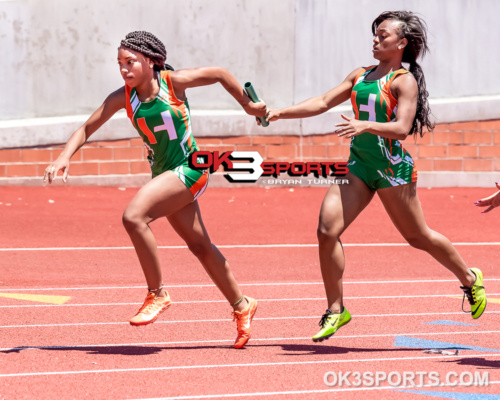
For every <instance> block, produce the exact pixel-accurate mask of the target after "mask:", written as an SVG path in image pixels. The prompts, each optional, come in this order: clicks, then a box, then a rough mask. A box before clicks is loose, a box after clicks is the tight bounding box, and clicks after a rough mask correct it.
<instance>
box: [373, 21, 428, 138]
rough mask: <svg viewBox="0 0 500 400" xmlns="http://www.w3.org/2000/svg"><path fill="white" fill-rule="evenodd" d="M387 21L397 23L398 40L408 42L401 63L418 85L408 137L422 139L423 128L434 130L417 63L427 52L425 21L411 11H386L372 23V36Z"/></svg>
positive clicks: (426, 95) (423, 78) (421, 74)
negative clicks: (415, 110) (418, 136)
mask: <svg viewBox="0 0 500 400" xmlns="http://www.w3.org/2000/svg"><path fill="white" fill-rule="evenodd" d="M388 19H390V20H394V21H398V22H399V24H398V27H397V28H396V30H397V33H398V36H399V38H400V39H403V38H406V39H407V40H408V44H407V45H406V46H405V48H404V51H403V59H402V62H406V63H409V64H410V72H411V73H412V74H413V76H414V77H415V80H416V81H417V85H418V98H417V112H416V114H415V118H414V119H413V125H412V127H411V130H410V135H411V134H417V133H418V134H420V137H423V136H424V135H423V133H422V128H423V127H424V126H425V127H427V129H428V130H429V131H432V130H433V129H434V124H433V123H432V122H431V120H430V115H431V109H430V107H429V101H428V97H429V92H428V91H427V88H426V85H425V77H424V71H423V70H422V67H421V66H420V65H419V64H418V63H417V58H418V57H419V56H422V57H423V56H424V55H425V54H426V53H427V52H428V51H429V47H428V46H427V26H426V24H425V21H423V20H422V19H420V18H419V17H417V16H416V15H415V14H414V13H412V12H411V11H386V12H383V13H382V14H380V15H379V16H378V17H377V18H376V19H375V20H374V21H373V23H372V32H373V35H375V32H376V31H377V28H378V26H379V25H380V24H381V23H382V22H383V21H385V20H388Z"/></svg>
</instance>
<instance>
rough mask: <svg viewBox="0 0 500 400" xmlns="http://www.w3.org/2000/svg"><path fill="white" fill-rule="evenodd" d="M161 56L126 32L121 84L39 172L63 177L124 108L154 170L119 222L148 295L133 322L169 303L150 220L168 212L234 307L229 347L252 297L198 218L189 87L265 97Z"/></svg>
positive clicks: (257, 110)
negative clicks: (234, 326)
mask: <svg viewBox="0 0 500 400" xmlns="http://www.w3.org/2000/svg"><path fill="white" fill-rule="evenodd" d="M166 58H167V51H166V50H165V46H164V45H163V43H162V42H161V41H160V40H159V39H158V38H157V37H156V36H154V35H153V34H151V33H149V32H144V31H137V32H132V33H129V34H128V35H127V36H126V37H125V39H124V40H123V41H122V42H121V45H120V47H119V48H118V64H119V67H120V73H121V75H122V77H123V79H124V81H125V86H123V87H121V88H120V89H118V90H116V91H115V92H113V93H111V94H110V95H109V96H108V97H107V98H106V100H105V101H104V103H103V104H102V105H101V106H100V107H99V108H98V109H97V110H96V111H95V112H94V113H93V114H92V115H91V117H90V118H89V119H88V120H87V121H86V122H85V123H84V124H83V126H82V127H80V128H79V129H77V130H76V131H75V132H74V133H73V135H72V136H71V138H70V139H69V141H68V143H67V144H66V146H65V148H64V150H63V151H62V153H61V154H60V155H59V157H58V158H57V160H56V161H55V162H53V163H52V164H51V165H49V166H48V167H47V168H46V170H45V174H44V180H46V181H48V182H49V183H51V182H52V181H53V180H54V179H55V178H56V176H57V173H58V171H62V172H63V177H62V179H63V181H64V182H66V180H67V178H68V173H69V164H70V158H71V157H72V156H73V154H75V152H76V151H77V150H78V149H79V148H80V147H81V146H83V144H84V143H85V142H86V141H87V140H88V138H89V137H90V136H91V135H92V134H93V133H94V132H95V131H96V130H97V129H98V128H99V127H100V126H101V125H102V124H104V123H105V122H106V121H107V120H108V119H109V118H111V116H112V115H113V114H115V113H116V112H117V111H118V110H120V109H123V108H125V109H126V110H127V115H128V117H129V118H130V120H131V122H132V124H133V125H134V128H135V129H136V130H137V131H138V133H139V135H140V136H141V137H142V139H143V140H144V145H145V147H146V149H147V151H148V161H149V163H150V166H151V171H152V176H153V179H152V180H151V181H150V182H148V183H147V184H146V185H144V186H143V187H142V188H141V189H140V190H139V191H138V192H137V194H136V195H135V197H134V198H133V199H132V200H131V201H130V203H129V204H128V206H127V208H126V209H125V212H124V214H123V224H124V226H125V229H126V230H127V233H128V234H129V236H130V239H131V240H132V243H133V245H134V248H135V250H136V253H137V256H138V258H139V262H140V264H141V267H142V269H143V272H144V275H145V277H146V281H147V284H148V294H147V296H146V300H145V302H144V304H143V306H142V307H141V308H140V310H139V312H138V313H137V315H136V316H134V317H133V318H132V319H131V320H130V324H132V325H135V326H138V325H147V324H150V323H152V322H154V321H155V320H156V319H157V318H158V316H159V315H160V313H161V312H163V311H164V310H166V309H167V308H168V307H169V306H170V305H171V303H172V302H171V300H170V296H169V294H168V293H167V291H166V290H165V289H164V287H163V282H162V274H161V269H160V260H159V257H158V252H157V245H156V240H155V238H154V235H153V233H152V231H151V229H150V228H149V224H150V223H151V222H153V221H154V220H156V219H158V218H162V217H166V218H167V219H168V221H169V222H170V224H171V225H172V227H173V228H174V230H175V231H176V232H177V233H178V234H179V236H180V237H181V238H182V239H183V240H184V241H185V242H186V244H187V245H188V247H189V249H190V250H191V252H192V253H193V254H194V255H195V256H196V257H197V258H198V260H199V261H200V262H201V264H202V265H203V267H204V268H205V270H206V272H207V274H208V275H209V276H210V278H211V279H212V280H213V281H214V283H215V284H216V286H217V287H218V288H219V290H220V291H221V292H222V294H223V295H224V297H225V298H226V299H227V301H228V302H229V304H231V306H232V307H233V318H234V319H233V320H236V322H237V331H238V335H237V338H236V341H235V344H234V347H235V348H242V347H243V346H244V345H245V344H246V343H247V341H248V340H249V338H250V335H251V327H250V323H251V320H252V318H253V316H254V314H255V311H256V309H257V301H256V300H255V299H252V298H250V297H247V296H243V295H242V293H241V291H240V289H239V287H238V284H237V283H236V280H235V278H234V276H233V274H232V272H231V269H230V268H229V263H228V262H227V261H226V259H225V258H224V256H223V255H222V254H221V253H220V251H219V250H218V249H217V247H215V246H214V245H213V244H212V243H211V241H210V238H209V236H208V233H207V231H206V229H205V226H204V225H203V220H202V218H201V213H200V207H199V205H198V201H197V199H198V197H199V196H200V195H201V194H202V193H203V192H204V190H205V189H206V187H207V184H208V170H205V171H203V170H202V171H200V170H194V169H191V168H190V166H189V164H188V159H189V156H190V155H191V154H192V153H193V152H194V151H196V150H198V147H197V145H196V141H195V139H194V137H193V135H192V133H191V116H190V111H189V105H188V101H187V98H186V90H187V89H189V88H194V87H198V86H206V85H212V84H215V83H220V84H222V86H223V87H224V89H226V90H227V91H228V92H229V93H230V94H231V95H232V96H233V97H234V98H235V99H236V101H238V103H239V104H240V105H241V106H242V107H243V109H244V110H245V112H246V113H247V114H249V115H253V116H264V115H265V113H266V105H265V104H264V103H263V102H259V103H253V102H252V101H251V100H250V99H249V98H248V96H247V95H246V94H245V92H244V90H243V88H242V87H241V85H240V84H239V83H238V81H237V80H236V79H235V78H234V76H233V75H231V73H230V72H229V71H228V70H226V69H224V68H221V67H207V68H195V69H184V70H178V71H174V70H173V68H172V67H170V66H169V65H168V64H165V61H166Z"/></svg>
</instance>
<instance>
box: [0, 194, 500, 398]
mask: <svg viewBox="0 0 500 400" xmlns="http://www.w3.org/2000/svg"><path fill="white" fill-rule="evenodd" d="M325 191H326V189H321V188H300V189H299V188H296V189H294V190H293V191H289V190H288V189H255V188H251V189H250V188H249V189H237V190H235V189H210V190H209V191H207V192H206V193H205V194H204V195H203V197H202V198H201V200H200V204H201V208H202V214H203V216H204V220H205V224H206V225H207V228H208V230H209V232H210V234H211V237H212V241H213V242H214V243H216V244H217V245H220V246H221V250H222V252H223V253H224V254H225V256H226V257H227V258H228V260H229V261H230V263H231V265H232V269H233V272H234V274H235V276H236V278H237V279H238V281H239V282H240V283H241V284H242V287H243V290H244V292H245V293H247V294H248V295H251V296H254V297H256V298H257V299H259V310H258V312H257V315H256V318H255V320H254V324H253V327H254V328H253V329H254V333H253V338H252V339H251V341H250V342H249V345H248V346H247V348H246V349H244V350H241V351H238V350H235V349H233V348H232V343H233V340H234V336H235V333H236V332H235V326H234V325H233V322H232V320H231V318H230V309H229V307H228V306H227V304H226V303H225V301H224V300H223V298H222V296H221V294H220V293H219V292H218V291H217V290H216V289H215V287H213V285H212V284H211V282H210V280H209V278H208V277H207V275H206V274H205V272H204V271H203V269H202V267H201V266H200V265H199V263H198V261H197V260H196V259H195V258H194V257H193V256H192V255H190V254H189V251H188V250H187V249H186V248H184V247H182V246H183V243H182V241H181V240H180V239H179V238H178V237H176V235H175V233H174V232H173V231H172V230H171V228H170V227H169V226H168V224H167V223H166V221H156V222H155V223H153V224H152V229H153V231H154V232H155V234H156V236H157V238H158V243H159V245H160V246H165V248H162V249H161V250H160V254H161V258H162V261H163V262H164V265H163V269H164V275H165V281H167V282H168V283H169V285H170V288H169V292H170V294H171V296H172V298H173V300H174V306H172V307H171V308H170V309H169V310H168V311H167V313H166V314H164V315H162V317H161V318H160V319H159V320H158V321H157V322H156V323H155V324H153V325H151V326H147V327H143V328H132V327H130V326H129V325H128V324H127V321H128V319H129V318H130V317H131V316H132V315H133V314H134V313H135V311H136V310H137V308H138V307H139V305H140V303H141V302H142V300H143V297H144V295H145V293H144V279H143V276H142V273H141V271H140V267H139V266H138V262H137V260H136V258H135V254H134V251H133V250H132V249H131V248H130V242H129V239H128V237H127V235H126V233H125V231H124V229H123V228H122V226H121V219H120V218H121V213H122V212H123V209H124V208H125V206H126V204H127V202H128V201H129V200H130V199H131V197H132V196H133V194H134V193H135V192H136V189H126V190H119V189H118V188H97V187H66V188H64V187H49V188H27V187H16V188H14V187H11V188H0V203H1V204H0V213H1V214H0V215H1V218H0V232H1V233H0V235H1V236H0V238H1V243H2V244H1V247H2V248H0V254H1V258H0V271H1V275H0V281H1V283H0V359H1V363H0V366H1V368H0V399H24V398H26V399H33V398H36V399H83V398H91V399H108V398H117V399H125V398H128V399H149V398H176V399H180V398H183V399H195V398H213V399H217V398H249V399H288V398H297V399H323V398H337V397H342V398H352V399H358V398H368V399H371V398H377V397H381V396H382V397H383V398H384V399H403V400H405V399H421V398H422V399H425V398H429V397H428V396H426V395H428V394H432V395H434V396H435V398H436V396H437V397H441V398H466V397H456V396H460V395H461V393H470V394H471V395H470V396H469V397H467V398H477V399H481V398H482V399H486V398H488V397H485V395H488V394H489V395H490V397H489V398H493V397H491V395H494V394H497V393H500V386H499V385H498V383H499V381H500V376H499V373H498V367H499V366H500V361H499V356H500V352H497V351H495V350H500V345H498V343H499V340H498V338H499V334H500V328H499V326H498V324H497V323H496V320H497V317H498V314H499V313H500V274H499V273H498V272H497V268H496V264H497V260H498V259H499V255H500V254H499V253H500V246H499V244H498V242H500V233H499V231H498V216H497V215H496V214H495V213H494V212H493V213H490V214H486V215H484V214H480V212H479V210H478V209H476V208H475V207H474V206H473V202H474V201H475V200H477V199H479V198H481V197H484V196H486V195H488V194H489V192H488V190H486V189H457V188H452V189H431V190H428V189H425V188H422V189H420V192H419V196H420V199H421V202H422V205H423V208H424V213H425V215H426V218H427V222H428V224H429V226H431V228H433V229H436V230H438V231H440V232H441V233H443V234H445V235H446V236H447V237H448V238H450V240H452V241H453V242H454V243H458V245H457V249H458V250H459V252H460V254H461V255H462V257H463V258H464V259H465V261H466V262H467V263H468V264H469V265H471V266H478V267H480V268H481V269H482V270H483V272H484V274H485V277H486V288H487V291H488V294H489V296H490V297H489V299H490V303H489V304H488V312H487V314H485V315H484V316H483V317H482V318H481V319H480V320H477V321H472V319H470V316H468V315H467V314H464V313H462V312H461V298H460V293H461V291H460V289H459V288H458V283H457V282H455V281H454V279H453V276H452V275H451V274H450V273H449V272H448V271H447V270H445V269H444V268H443V267H441V266H439V264H437V263H436V262H435V261H434V260H433V259H432V258H430V257H429V256H428V255H427V254H425V253H423V252H420V251H417V250H415V249H412V248H410V247H408V246H405V245H404V244H403V240H402V238H401V237H400V235H399V234H398V232H397V231H396V230H395V229H394V227H393V226H392V224H391V223H390V221H389V218H388V217H387V215H386V214H385V211H384V209H383V207H382V205H381V203H380V201H379V200H378V199H377V198H376V199H374V201H373V202H372V204H371V205H370V206H369V207H368V208H367V209H366V210H365V211H364V212H363V214H362V215H361V216H360V218H359V219H358V220H357V221H356V222H355V223H354V224H353V225H352V226H351V227H350V228H349V230H348V231H347V232H346V233H345V235H344V236H343V242H344V243H345V245H346V247H345V252H346V259H347V269H346V278H345V279H346V285H345V297H346V300H345V304H346V306H347V307H348V308H349V310H350V312H351V313H352V315H353V320H352V322H351V323H350V324H349V325H347V326H345V327H344V328H342V329H341V330H340V331H339V332H338V333H337V334H336V335H335V337H333V338H331V339H330V340H329V341H327V342H323V343H320V344H315V343H313V342H312V341H311V340H310V337H311V336H312V335H313V334H314V333H316V330H317V322H318V321H319V316H320V315H321V314H322V312H323V311H324V308H325V304H326V301H325V299H324V297H325V296H324V291H323V287H322V283H321V275H320V271H319V262H318V257H317V248H316V247H315V243H316V239H315V230H316V222H317V213H318V210H319V206H320V204H321V201H322V198H323V195H324V193H325ZM485 243H490V244H485ZM270 245H277V246H276V247H272V246H270ZM285 245H292V246H291V247H285ZM298 245H300V246H298ZM169 246H174V248H169ZM98 248H100V249H98ZM6 294H32V295H52V296H68V297H70V299H69V300H68V301H66V302H65V303H64V304H61V305H56V304H49V303H46V302H41V301H29V300H22V299H20V298H7V297H3V296H2V295H6ZM495 300H498V301H495ZM443 320H446V321H452V322H454V323H461V324H473V325H435V324H429V322H433V321H443ZM419 340H427V341H428V342H425V344H422V343H423V342H421V341H419ZM436 342H447V343H454V344H459V345H462V346H469V347H468V349H463V350H461V352H460V354H459V355H458V356H445V355H441V354H426V353H424V352H423V350H424V349H425V348H426V347H425V346H426V345H429V346H431V345H433V344H434V345H436ZM412 346H415V347H412ZM419 346H420V347H419ZM348 371H351V373H354V372H359V373H366V372H370V373H372V372H373V373H375V372H379V373H386V374H387V373H390V372H394V373H398V374H400V375H402V374H403V373H404V372H409V373H416V372H418V371H428V372H429V371H435V372H436V373H439V374H440V378H441V379H442V380H443V381H444V380H445V376H446V374H447V373H448V372H450V371H451V372H454V373H457V374H458V375H460V374H462V373H466V374H468V373H476V372H477V373H480V374H483V373H485V372H487V373H489V382H490V385H489V386H480V387H477V386H463V385H462V386H457V387H455V386H445V387H438V388H436V387H425V388H413V389H408V390H410V391H412V393H409V392H403V391H401V390H402V389H401V388H394V387H392V386H390V385H389V384H388V382H387V381H383V382H381V383H380V385H379V386H378V387H377V386H373V385H361V386H355V385H352V386H350V387H349V386H346V384H344V385H343V386H342V387H339V385H336V386H333V387H330V386H327V385H326V384H325V382H324V376H325V373H327V372H335V373H336V374H338V373H340V372H343V373H347V372H348ZM464 376H467V375H464ZM351 382H352V383H356V382H355V381H354V377H353V376H351ZM495 382H496V383H495ZM407 383H411V382H409V381H408V382H407ZM415 383H419V382H418V380H417V382H415ZM425 383H429V382H428V381H425ZM431 383H432V382H431ZM436 393H437V394H436ZM448 393H451V394H450V395H448ZM452 395H453V396H455V397H446V396H452ZM481 396H482V397H481Z"/></svg>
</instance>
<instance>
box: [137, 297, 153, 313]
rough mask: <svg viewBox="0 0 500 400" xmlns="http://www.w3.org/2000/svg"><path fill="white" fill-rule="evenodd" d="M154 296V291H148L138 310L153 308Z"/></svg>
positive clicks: (144, 310)
mask: <svg viewBox="0 0 500 400" xmlns="http://www.w3.org/2000/svg"><path fill="white" fill-rule="evenodd" d="M155 298H156V295H155V294H154V293H149V294H148V295H147V296H146V300H145V301H144V304H143V305H142V307H141V309H140V311H139V312H147V311H150V310H151V309H152V308H154V307H155V306H156V304H155V302H154V301H155Z"/></svg>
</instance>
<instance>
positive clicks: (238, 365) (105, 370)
mask: <svg viewBox="0 0 500 400" xmlns="http://www.w3.org/2000/svg"><path fill="white" fill-rule="evenodd" d="M477 357H500V354H488V353H486V354H474V355H468V356H467V355H459V356H446V359H452V358H460V359H464V358H477ZM434 358H435V359H441V360H443V356H442V355H439V356H424V357H392V358H365V359H359V358H358V359H350V360H338V359H333V360H316V361H284V362H275V363H271V362H269V363H248V364H205V365H179V366H168V367H149V368H121V369H101V370H99V369H96V370H83V371H53V372H49V371H48V372H21V373H14V374H0V378H12V377H19V376H49V375H77V374H102V373H112V372H140V371H172V370H189V369H207V368H239V367H270V366H283V365H308V364H313V365H314V364H341V363H362V362H380V361H404V360H429V359H434Z"/></svg>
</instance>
